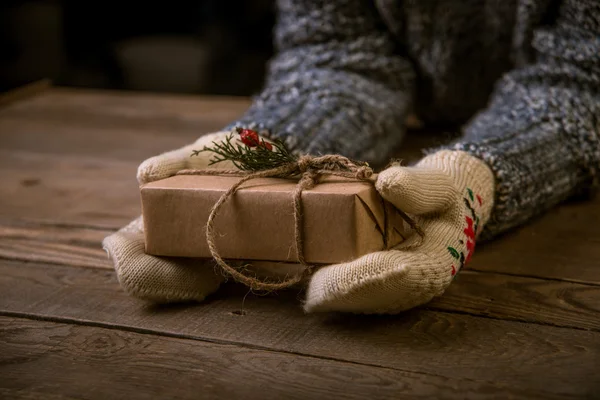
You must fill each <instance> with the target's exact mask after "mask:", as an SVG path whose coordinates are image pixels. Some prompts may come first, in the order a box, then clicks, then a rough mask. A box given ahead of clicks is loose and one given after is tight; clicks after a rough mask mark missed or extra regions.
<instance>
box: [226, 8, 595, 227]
mask: <svg viewBox="0 0 600 400" xmlns="http://www.w3.org/2000/svg"><path fill="white" fill-rule="evenodd" d="M277 5H278V11H279V15H278V24H277V26H276V29H275V33H276V47H277V50H278V53H277V55H276V57H274V59H273V60H272V62H271V64H270V69H269V75H268V79H267V82H266V85H265V88H264V90H263V91H262V92H261V93H260V94H259V95H258V96H257V97H256V98H255V100H254V103H253V105H252V107H251V108H250V109H249V110H248V112H247V113H246V114H245V115H244V116H243V117H242V118H241V119H240V120H239V121H235V122H234V123H233V124H231V126H235V125H244V126H253V127H258V128H260V129H263V130H266V131H268V132H270V135H271V136H276V137H282V138H285V139H286V140H287V142H288V143H289V144H290V145H291V146H293V147H294V148H295V149H296V150H297V151H299V152H307V153H331V152H333V153H340V154H343V155H346V156H349V157H354V158H357V159H363V160H367V161H370V162H373V163H385V162H387V160H388V158H389V157H390V156H391V155H392V154H393V153H392V152H393V150H394V149H395V148H396V147H397V146H398V144H399V143H400V142H401V140H402V137H403V122H404V120H405V117H406V114H407V112H408V111H411V110H414V111H416V113H417V114H418V115H419V117H420V118H421V119H422V120H423V121H424V122H426V123H429V124H438V125H448V124H458V125H463V126H464V129H463V131H464V135H463V136H462V137H461V139H460V140H459V141H457V142H456V143H453V144H451V146H445V148H452V149H456V150H463V151H466V152H469V153H471V154H472V155H474V156H476V157H479V158H481V159H483V160H484V161H485V162H486V163H488V164H489V165H490V166H491V167H492V170H493V172H494V175H495V179H496V183H497V191H496V201H495V204H496V207H495V209H494V211H493V215H492V218H491V221H490V223H489V224H488V225H486V232H485V233H484V238H491V237H494V236H495V235H497V234H499V233H501V232H504V231H506V230H508V229H510V228H512V227H515V226H518V225H519V224H522V223H523V222H525V221H528V220H529V219H530V218H532V217H533V216H535V215H538V214H539V213H541V212H543V211H545V210H547V209H549V208H550V207H552V206H554V205H556V204H558V203H559V202H561V201H563V200H565V199H567V198H569V197H571V196H572V195H574V194H577V193H579V192H581V191H582V190H583V189H585V188H589V187H591V186H596V185H597V182H598V169H599V164H600V138H599V136H600V133H599V130H600V126H599V122H598V121H599V117H598V116H599V115H600V78H599V75H600V2H598V1H597V0H564V1H551V0H516V1H485V0H484V1H479V0H465V1H453V2H451V1H444V0H433V1H421V0H404V1H396V0H376V1H375V2H370V1H363V0H338V1H335V2H324V1H296V0H279V1H278V2H277ZM437 150H439V149H438V148H436V149H431V150H430V151H429V152H433V151H437Z"/></svg>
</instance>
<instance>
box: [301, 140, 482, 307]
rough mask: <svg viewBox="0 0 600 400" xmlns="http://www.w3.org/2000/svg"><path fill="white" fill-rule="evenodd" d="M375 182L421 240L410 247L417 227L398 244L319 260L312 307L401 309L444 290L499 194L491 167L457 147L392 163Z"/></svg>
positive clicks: (310, 299) (467, 256) (312, 283)
mask: <svg viewBox="0 0 600 400" xmlns="http://www.w3.org/2000/svg"><path fill="white" fill-rule="evenodd" d="M376 187H377V190H378V191H379V193H380V194H381V195H382V196H383V197H384V198H385V199H386V200H388V201H390V202H391V203H393V204H394V205H395V206H396V207H398V208H399V209H401V210H403V211H405V212H407V213H408V214H412V215H415V216H416V217H415V220H416V222H417V224H419V226H420V227H421V228H422V230H423V231H424V233H425V237H424V239H423V241H422V243H421V244H420V245H419V246H416V247H412V248H411V247H410V246H411V245H413V244H414V240H417V239H418V236H417V235H414V236H412V237H411V238H410V239H409V240H407V241H406V242H405V243H402V244H401V245H400V246H399V247H398V248H396V249H393V250H389V251H381V252H376V253H372V254H368V255H366V256H363V257H361V258H359V259H356V260H354V261H352V262H348V263H344V264H337V265H330V266H326V267H323V268H320V269H319V270H317V271H316V272H315V273H314V275H313V276H312V277H311V279H310V282H309V286H308V289H307V294H306V301H305V304H304V309H305V311H306V312H319V311H346V312H355V313H397V312H400V311H404V310H407V309H409V308H412V307H415V306H418V305H421V304H424V303H427V302H429V301H430V300H431V299H432V298H434V297H435V296H439V295H441V294H442V293H443V292H444V291H445V289H446V288H447V287H448V285H449V284H450V283H451V282H452V279H453V277H454V275H455V274H456V273H457V272H458V271H459V270H460V268H462V267H463V266H464V265H465V264H466V263H468V262H469V260H470V258H471V255H472V254H473V250H474V247H475V239H476V236H477V235H478V234H479V233H480V232H481V230H482V228H483V226H484V225H485V223H486V222H487V221H488V219H489V218H490V213H491V210H492V205H493V198H494V177H493V174H492V172H491V170H490V169H489V167H488V166H487V165H486V164H485V163H483V162H482V161H481V160H479V159H476V158H474V157H473V156H471V155H469V154H467V153H464V152H459V151H446V150H444V151H439V152H436V153H434V154H431V155H429V156H427V157H425V158H423V159H422V160H421V161H420V162H419V163H418V164H417V165H415V166H413V167H399V166H392V167H390V168H388V169H386V170H385V171H383V172H382V173H381V174H379V176H378V179H377V184H376ZM405 247H407V249H405V250H403V249H402V248H405Z"/></svg>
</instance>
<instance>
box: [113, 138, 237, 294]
mask: <svg viewBox="0 0 600 400" xmlns="http://www.w3.org/2000/svg"><path fill="white" fill-rule="evenodd" d="M228 134H229V132H216V133H213V134H209V135H205V136H202V137H201V138H200V139H198V140H197V141H196V142H195V143H193V144H190V145H188V146H184V147H182V148H180V149H177V150H173V151H169V152H166V153H163V154H160V155H158V156H155V157H152V158H149V159H147V160H146V161H144V162H143V163H142V164H140V166H139V168H138V174H137V177H138V181H139V183H140V184H143V183H147V182H152V181H155V180H159V179H164V178H167V177H169V176H172V175H174V174H175V173H176V172H177V171H179V170H181V169H184V168H209V167H208V164H209V159H210V158H211V156H210V154H208V153H200V154H199V155H198V156H195V157H190V155H191V154H192V150H199V149H201V148H203V147H204V146H208V145H210V144H211V143H212V142H213V141H219V140H222V139H224V138H225V137H226V136H227V135H228ZM214 167H215V168H225V169H231V168H233V164H232V163H230V162H228V161H227V162H220V163H218V164H215V165H214ZM144 243H145V242H144V227H143V222H142V219H141V218H137V219H136V220H134V221H132V222H131V223H130V224H128V225H127V226H125V227H123V228H121V229H120V230H119V231H117V232H115V233H113V234H112V235H110V236H108V237H106V238H105V239H104V241H103V243H102V244H103V247H104V249H105V250H106V251H107V253H108V255H109V257H110V258H111V259H112V261H113V263H114V267H115V270H116V272H117V277H118V279H119V282H120V284H121V286H122V287H123V289H124V290H125V291H126V292H128V293H129V294H130V295H132V296H135V297H138V298H142V299H145V300H149V301H152V302H158V303H167V302H175V301H186V300H197V301H201V300H203V299H204V298H205V297H206V296H207V295H209V294H211V293H213V292H214V291H216V290H217V289H218V288H219V285H220V284H221V283H222V282H223V281H224V279H225V278H224V277H223V275H222V274H220V273H216V272H215V270H214V263H213V262H212V261H210V260H200V259H185V258H169V257H156V256H152V255H149V254H146V253H145V244H144Z"/></svg>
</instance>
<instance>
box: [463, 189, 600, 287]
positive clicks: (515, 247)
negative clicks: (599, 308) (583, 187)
mask: <svg viewBox="0 0 600 400" xmlns="http://www.w3.org/2000/svg"><path fill="white" fill-rule="evenodd" d="M598 226H600V196H597V197H596V198H595V199H594V200H590V201H579V202H570V203H565V204H564V205H561V206H559V207H555V208H554V209H553V210H551V211H549V212H548V213H546V214H545V215H544V216H542V217H541V218H537V219H535V220H532V221H531V222H530V223H528V224H526V225H524V226H523V227H521V228H520V229H516V230H515V231H513V232H508V233H507V234H506V235H504V236H502V237H498V238H497V239H495V240H494V241H491V242H489V243H485V244H483V245H481V246H479V247H478V248H477V250H476V251H475V255H474V256H473V260H472V262H471V264H470V265H469V267H468V268H469V269H473V270H478V271H490V272H502V273H508V274H515V275H525V276H533V277H544V278H553V279H568V280H571V281H574V282H587V283H594V284H600V229H598Z"/></svg>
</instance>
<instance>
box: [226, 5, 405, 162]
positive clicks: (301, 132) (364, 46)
mask: <svg viewBox="0 0 600 400" xmlns="http://www.w3.org/2000/svg"><path fill="white" fill-rule="evenodd" d="M277 10H278V17H277V23H276V27H275V45H276V51H277V54H276V56H275V57H274V59H273V60H271V62H270V66H269V71H268V74H267V79H266V83H265V87H264V89H263V91H262V92H261V93H260V94H259V95H258V96H257V97H256V98H255V99H254V101H253V104H252V105H251V107H250V108H249V110H248V111H247V112H246V113H245V115H243V117H242V118H241V119H240V120H238V121H235V123H233V124H231V125H230V126H228V127H227V128H228V129H230V128H231V127H233V126H236V125H237V126H240V125H243V126H248V127H253V128H255V129H259V130H267V131H269V132H270V135H271V136H272V137H279V138H282V139H284V140H285V141H286V142H287V144H288V145H289V146H290V147H291V148H292V149H294V150H298V151H301V152H306V153H311V154H317V153H328V152H335V153H340V154H342V155H345V156H347V157H353V158H358V159H363V160H366V161H371V162H375V163H377V162H383V161H384V160H385V159H386V158H387V157H389V155H390V154H389V152H390V151H391V150H392V149H393V148H394V147H395V146H396V145H397V144H398V143H399V141H400V139H401V137H402V132H403V124H404V119H405V116H406V113H407V109H408V107H409V105H410V103H411V98H412V92H413V70H412V67H411V65H410V64H409V62H408V61H406V60H404V59H403V58H401V57H399V56H396V55H394V50H395V49H394V45H393V43H392V40H391V38H390V37H389V36H388V35H389V34H388V33H387V31H386V30H385V28H384V27H383V24H382V22H381V21H380V20H379V19H378V14H377V12H376V10H375V8H374V6H373V5H372V4H371V3H370V2H367V1H363V0H340V1H332V2H323V1H317V0H306V1H300V0H278V1H277Z"/></svg>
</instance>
